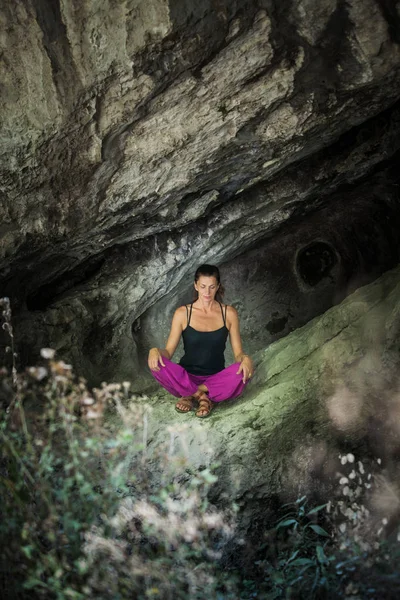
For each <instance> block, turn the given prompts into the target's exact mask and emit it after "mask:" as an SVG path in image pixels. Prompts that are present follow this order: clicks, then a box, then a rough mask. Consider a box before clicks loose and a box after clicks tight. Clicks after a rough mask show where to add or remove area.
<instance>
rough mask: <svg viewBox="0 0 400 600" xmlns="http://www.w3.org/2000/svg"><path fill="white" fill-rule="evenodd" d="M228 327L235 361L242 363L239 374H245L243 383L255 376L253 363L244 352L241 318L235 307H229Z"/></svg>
mask: <svg viewBox="0 0 400 600" xmlns="http://www.w3.org/2000/svg"><path fill="white" fill-rule="evenodd" d="M227 326H228V329H229V338H230V341H231V346H232V350H233V354H234V356H235V361H236V362H240V367H239V371H238V373H241V372H243V383H246V380H247V379H250V377H251V376H252V374H253V371H254V368H253V361H252V360H251V358H250V356H248V355H247V354H245V353H244V352H243V347H242V338H241V337H240V327H239V316H238V313H237V310H236V309H235V308H233V306H228V309H227Z"/></svg>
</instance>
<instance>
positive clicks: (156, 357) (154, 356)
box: [147, 348, 165, 371]
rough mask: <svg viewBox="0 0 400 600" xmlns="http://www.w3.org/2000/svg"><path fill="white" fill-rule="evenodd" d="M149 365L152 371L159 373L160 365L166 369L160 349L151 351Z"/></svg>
mask: <svg viewBox="0 0 400 600" xmlns="http://www.w3.org/2000/svg"><path fill="white" fill-rule="evenodd" d="M147 363H148V365H149V368H150V370H151V371H159V370H160V367H159V364H160V365H162V366H163V367H165V364H164V362H163V356H162V354H161V352H160V350H159V349H158V348H152V349H151V350H150V352H149V358H148V361H147Z"/></svg>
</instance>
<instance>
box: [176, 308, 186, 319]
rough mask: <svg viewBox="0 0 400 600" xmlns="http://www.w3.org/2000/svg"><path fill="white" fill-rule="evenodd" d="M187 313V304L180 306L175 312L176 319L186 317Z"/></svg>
mask: <svg viewBox="0 0 400 600" xmlns="http://www.w3.org/2000/svg"><path fill="white" fill-rule="evenodd" d="M186 313H187V308H186V306H179V308H177V309H176V311H175V312H174V319H175V318H177V319H181V318H182V317H186Z"/></svg>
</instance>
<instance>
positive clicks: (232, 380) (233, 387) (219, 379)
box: [150, 358, 248, 402]
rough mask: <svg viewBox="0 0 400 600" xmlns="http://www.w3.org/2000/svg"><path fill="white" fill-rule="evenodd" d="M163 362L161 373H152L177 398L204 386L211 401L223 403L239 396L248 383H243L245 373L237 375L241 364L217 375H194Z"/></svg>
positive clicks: (172, 364) (173, 364) (165, 359)
mask: <svg viewBox="0 0 400 600" xmlns="http://www.w3.org/2000/svg"><path fill="white" fill-rule="evenodd" d="M163 362H164V364H165V367H163V366H162V365H160V370H159V371H150V372H151V374H152V375H153V377H155V379H157V381H158V382H159V383H161V385H162V386H163V388H165V389H166V390H167V391H168V392H169V393H170V394H172V395H173V396H176V397H177V398H181V397H182V396H192V395H193V394H194V393H195V392H197V388H198V387H199V385H201V384H204V385H205V386H207V389H208V395H209V398H210V400H212V401H213V402H222V400H228V399H229V398H230V399H232V398H236V397H237V396H239V395H240V394H241V393H242V391H243V390H244V388H245V387H246V385H247V383H248V381H246V383H243V373H240V374H239V375H237V371H238V369H239V366H240V363H234V364H233V365H231V366H230V367H227V368H226V369H224V370H223V371H220V372H219V373H215V375H192V374H191V373H188V372H187V371H186V370H185V369H184V368H183V367H181V365H177V364H176V363H173V362H172V361H170V360H168V358H163Z"/></svg>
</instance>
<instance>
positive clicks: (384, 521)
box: [382, 517, 388, 525]
mask: <svg viewBox="0 0 400 600" xmlns="http://www.w3.org/2000/svg"><path fill="white" fill-rule="evenodd" d="M382 524H383V525H387V524H388V520H387V518H386V517H383V519H382Z"/></svg>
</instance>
